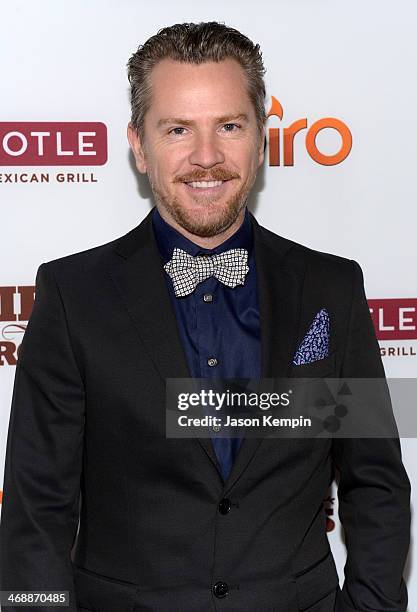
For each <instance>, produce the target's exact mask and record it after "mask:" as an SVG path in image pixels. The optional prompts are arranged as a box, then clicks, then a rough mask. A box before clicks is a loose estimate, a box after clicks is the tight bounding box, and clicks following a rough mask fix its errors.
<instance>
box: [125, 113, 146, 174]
mask: <svg viewBox="0 0 417 612" xmlns="http://www.w3.org/2000/svg"><path fill="white" fill-rule="evenodd" d="M127 139H128V141H129V144H130V147H131V149H132V152H133V155H134V156H135V161H136V168H137V169H138V170H139V172H140V173H141V174H146V160H145V154H144V151H143V144H142V143H141V140H140V137H139V134H138V133H137V131H136V130H135V128H134V127H133V125H132V123H131V122H130V121H129V124H128V126H127Z"/></svg>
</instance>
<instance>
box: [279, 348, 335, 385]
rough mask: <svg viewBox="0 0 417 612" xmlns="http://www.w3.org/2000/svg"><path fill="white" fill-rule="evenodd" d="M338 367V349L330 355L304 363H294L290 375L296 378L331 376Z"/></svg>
mask: <svg viewBox="0 0 417 612" xmlns="http://www.w3.org/2000/svg"><path fill="white" fill-rule="evenodd" d="M335 369H336V351H333V353H331V354H330V355H329V356H328V357H325V358H324V359H318V360H317V361H311V362H310V363H302V364H301V365H294V366H293V367H292V369H291V373H290V376H291V377H294V378H323V377H325V376H331V375H332V374H333V373H334V372H335Z"/></svg>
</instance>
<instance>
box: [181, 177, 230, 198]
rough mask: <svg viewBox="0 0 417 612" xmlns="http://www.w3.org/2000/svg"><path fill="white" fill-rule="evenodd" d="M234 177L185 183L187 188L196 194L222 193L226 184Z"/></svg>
mask: <svg viewBox="0 0 417 612" xmlns="http://www.w3.org/2000/svg"><path fill="white" fill-rule="evenodd" d="M231 180H232V179H228V180H226V181H191V182H189V183H183V184H184V185H185V187H186V189H187V190H188V191H190V192H192V193H194V194H197V195H198V194H202V195H206V194H212V193H221V192H222V191H223V190H224V189H225V187H226V184H227V183H229V182H230V181H231Z"/></svg>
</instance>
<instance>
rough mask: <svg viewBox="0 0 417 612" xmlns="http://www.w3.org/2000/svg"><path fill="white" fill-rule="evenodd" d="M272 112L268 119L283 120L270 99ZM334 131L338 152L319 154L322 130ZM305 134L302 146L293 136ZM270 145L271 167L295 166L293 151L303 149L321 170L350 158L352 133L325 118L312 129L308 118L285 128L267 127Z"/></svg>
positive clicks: (279, 110) (336, 122) (341, 123)
mask: <svg viewBox="0 0 417 612" xmlns="http://www.w3.org/2000/svg"><path fill="white" fill-rule="evenodd" d="M271 100H272V103H271V108H270V111H269V113H268V114H267V117H278V119H279V120H280V121H282V119H283V117H284V109H283V107H282V105H281V103H280V102H279V101H278V100H277V99H276V98H275V97H274V96H271ZM329 129H330V130H335V131H336V132H337V133H338V135H339V138H340V142H341V144H340V148H339V150H338V151H336V152H335V153H332V154H331V155H329V154H327V153H324V152H323V151H320V149H319V147H318V145H317V136H318V135H319V134H320V132H322V131H323V130H329ZM304 130H307V131H306V132H305V140H304V144H303V145H302V144H301V143H300V142H299V140H300V139H299V138H297V139H295V136H296V134H298V133H299V132H302V131H304ZM268 136H269V138H268V141H269V150H268V153H269V165H270V166H281V165H282V166H294V149H295V148H296V144H295V142H294V141H295V140H297V147H298V148H299V149H301V148H302V147H303V146H304V147H305V149H306V151H307V153H308V155H309V156H310V158H311V159H312V160H313V161H315V162H316V163H318V164H321V165H323V166H335V165H337V164H340V163H342V162H343V161H344V160H345V159H346V158H347V156H348V155H349V153H350V151H351V149H352V133H351V131H350V129H349V128H348V126H347V125H346V123H344V122H343V121H341V120H340V119H336V118H334V117H325V118H323V119H318V120H317V121H315V122H314V123H312V124H311V125H309V122H308V120H307V118H303V119H297V121H293V123H291V125H289V126H288V127H284V128H275V127H270V128H269V129H268Z"/></svg>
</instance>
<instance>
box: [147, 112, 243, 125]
mask: <svg viewBox="0 0 417 612" xmlns="http://www.w3.org/2000/svg"><path fill="white" fill-rule="evenodd" d="M236 119H237V120H239V121H249V118H248V116H247V115H246V114H245V113H237V114H235V115H234V114H231V115H223V116H222V117H216V119H215V121H216V123H225V122H227V121H231V120H236ZM169 123H180V124H181V125H195V121H192V120H191V119H181V118H180V117H167V118H165V119H160V120H159V121H158V123H157V127H158V128H160V127H163V126H164V125H167V124H169Z"/></svg>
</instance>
